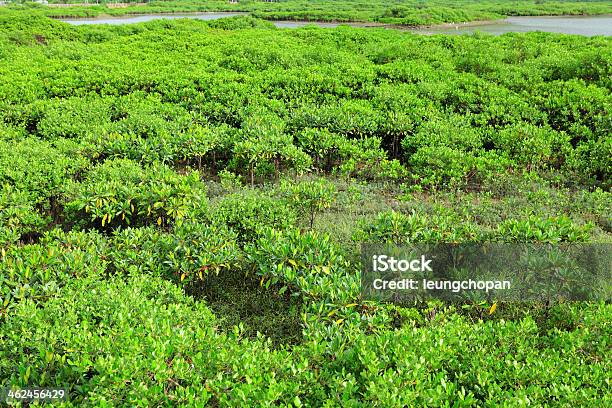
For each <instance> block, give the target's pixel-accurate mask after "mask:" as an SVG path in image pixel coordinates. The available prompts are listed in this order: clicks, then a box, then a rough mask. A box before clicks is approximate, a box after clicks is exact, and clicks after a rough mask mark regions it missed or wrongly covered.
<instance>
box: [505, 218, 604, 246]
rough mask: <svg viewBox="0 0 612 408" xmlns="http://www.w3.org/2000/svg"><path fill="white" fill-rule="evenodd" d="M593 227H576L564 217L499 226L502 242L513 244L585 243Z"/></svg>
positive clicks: (519, 221)
mask: <svg viewBox="0 0 612 408" xmlns="http://www.w3.org/2000/svg"><path fill="white" fill-rule="evenodd" d="M592 228H593V225H591V224H586V225H576V224H575V223H574V222H572V220H571V219H570V218H568V217H566V216H562V217H550V218H541V217H534V216H531V217H529V218H528V219H526V220H513V219H512V220H506V221H504V222H502V223H501V224H500V225H499V228H498V233H499V237H500V238H501V239H502V240H508V241H515V242H550V243H556V242H585V241H588V240H589V236H590V235H589V232H590V231H591V229H592Z"/></svg>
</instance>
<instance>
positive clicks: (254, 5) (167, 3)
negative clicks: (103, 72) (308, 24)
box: [17, 0, 612, 26]
mask: <svg viewBox="0 0 612 408" xmlns="http://www.w3.org/2000/svg"><path fill="white" fill-rule="evenodd" d="M49 3H50V4H51V6H50V7H46V6H38V7H37V8H38V9H39V11H41V12H44V13H45V14H46V15H49V16H80V17H86V16H97V15H101V14H102V15H104V14H108V15H124V14H136V13H176V12H198V11H241V12H249V13H252V14H253V16H255V17H259V18H264V19H268V20H305V21H344V22H348V21H369V22H378V23H385V24H401V25H410V26H415V25H431V24H440V23H458V22H468V21H476V20H495V19H499V18H503V17H505V16H543V15H593V14H606V13H607V14H610V13H612V4H610V2H609V1H606V0H583V1H574V0H532V1H529V0H520V1H508V0H487V1H476V0H453V1H451V2H449V1H443V0H396V1H388V0H284V1H263V0H241V1H239V2H235V3H232V2H228V1H226V0H152V1H150V2H144V1H142V0H132V1H125V2H124V3H123V5H124V6H122V7H118V6H117V5H116V4H114V3H116V2H112V1H99V2H90V3H91V4H86V3H87V2H86V1H83V0H51V1H49ZM93 3H99V4H93ZM145 3H146V4H145ZM26 4H27V3H26ZM55 4H61V5H63V4H75V6H72V7H65V6H62V7H54V5H55ZM107 4H108V7H107ZM32 6H33V5H30V7H32ZM17 7H21V6H17Z"/></svg>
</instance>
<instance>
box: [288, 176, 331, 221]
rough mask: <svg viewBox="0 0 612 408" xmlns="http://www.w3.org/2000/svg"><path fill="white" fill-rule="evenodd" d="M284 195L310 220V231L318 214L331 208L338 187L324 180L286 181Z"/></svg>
mask: <svg viewBox="0 0 612 408" xmlns="http://www.w3.org/2000/svg"><path fill="white" fill-rule="evenodd" d="M281 189H282V190H283V193H284V194H285V195H286V196H287V198H288V200H289V202H290V203H291V204H292V205H293V206H294V207H296V208H297V209H298V210H299V212H300V213H301V215H302V216H306V217H307V218H308V220H309V226H310V229H312V227H313V225H314V220H315V215H316V214H317V212H319V211H321V210H323V209H325V208H329V207H330V206H331V205H332V203H333V202H334V199H335V193H336V187H335V186H334V184H333V183H331V182H329V181H328V180H326V179H324V178H320V179H314V180H298V181H297V182H291V181H288V180H284V183H283V184H281Z"/></svg>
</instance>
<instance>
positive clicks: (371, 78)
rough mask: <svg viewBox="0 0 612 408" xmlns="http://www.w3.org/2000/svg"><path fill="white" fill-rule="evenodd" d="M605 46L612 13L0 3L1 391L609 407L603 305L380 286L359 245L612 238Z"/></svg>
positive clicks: (160, 398)
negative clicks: (468, 23) (288, 15)
mask: <svg viewBox="0 0 612 408" xmlns="http://www.w3.org/2000/svg"><path fill="white" fill-rule="evenodd" d="M245 4H246V3H245ZM283 4H285V3H279V4H278V5H266V7H271V8H272V7H280V6H281V5H283ZM347 4H348V3H347ZM381 4H382V3H381ZM260 7H264V6H260ZM491 7H492V6H491ZM339 9H340V8H339ZM468 9H469V8H468ZM331 15H332V14H330V16H331ZM390 18H391V17H390ZM396 18H402V17H396ZM453 18H454V17H453ZM398 21H399V20H398ZM423 21H425V20H423ZM427 21H430V20H427ZM610 61H612V39H611V38H609V37H601V36H600V37H591V38H588V37H580V36H569V35H560V34H546V33H530V34H507V35H502V36H499V37H493V36H484V35H475V36H443V35H439V36H419V35H414V34H410V33H405V32H399V31H394V30H384V29H367V30H365V29H355V28H350V27H339V28H337V29H333V30H332V29H321V28H317V27H306V28H302V29H296V30H279V29H276V28H274V27H273V26H272V24H271V23H269V22H266V21H263V20H259V19H255V18H252V17H241V18H229V19H222V20H217V21H213V22H208V23H206V22H203V21H195V20H176V21H168V20H166V21H162V20H158V21H154V22H150V23H147V24H137V25H124V26H79V27H76V26H70V25H68V24H64V23H60V22H57V21H54V20H51V19H48V18H46V17H42V16H32V15H30V14H29V13H26V12H15V11H12V10H6V9H5V10H3V11H0V259H1V262H0V387H4V386H9V385H12V386H18V387H26V386H31V387H33V386H38V387H53V386H65V387H67V388H68V389H69V393H70V401H69V402H66V403H65V406H176V405H181V406H203V405H210V406H236V407H244V406H277V405H280V406H295V407H300V406H317V407H318V406H347V407H405V406H520V405H532V406H545V405H548V406H572V405H574V406H584V405H590V406H609V405H610V404H611V403H612V401H611V396H610V392H609V373H610V369H611V367H610V365H611V364H610V358H609V352H610V350H609V349H610V347H609V346H610V344H609V338H610V321H611V319H612V306H611V305H610V304H609V303H605V302H582V303H556V302H554V303H533V304H520V305H517V304H504V303H499V304H495V305H496V306H495V307H493V305H492V302H483V303H467V304H464V305H451V304H444V303H441V302H430V303H427V304H419V305H404V306H399V305H393V304H387V303H381V302H375V301H368V300H365V299H363V297H362V296H361V294H360V266H361V264H360V258H359V247H360V244H361V243H362V242H368V241H374V242H395V243H406V242H468V241H469V242H482V241H510V242H547V243H559V242H603V243H610V242H612V240H611V238H612V235H611V233H612V223H611V220H610V214H612V195H611V194H610V180H611V175H612V163H611V160H610V158H611V157H612V139H611V138H610V134H611V130H612V116H611V115H610V111H611V109H612V93H611V92H612V65H611V64H610ZM493 312H494V313H493ZM606 355H608V357H606Z"/></svg>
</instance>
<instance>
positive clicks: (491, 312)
mask: <svg viewBox="0 0 612 408" xmlns="http://www.w3.org/2000/svg"><path fill="white" fill-rule="evenodd" d="M496 309H497V302H495V303H493V306H491V308H490V309H489V314H490V315H492V314H493V313H495V310H496Z"/></svg>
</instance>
